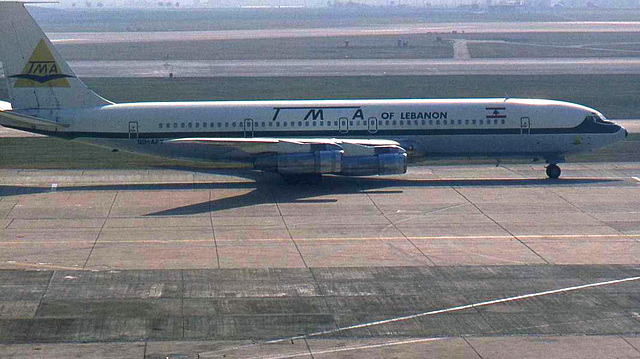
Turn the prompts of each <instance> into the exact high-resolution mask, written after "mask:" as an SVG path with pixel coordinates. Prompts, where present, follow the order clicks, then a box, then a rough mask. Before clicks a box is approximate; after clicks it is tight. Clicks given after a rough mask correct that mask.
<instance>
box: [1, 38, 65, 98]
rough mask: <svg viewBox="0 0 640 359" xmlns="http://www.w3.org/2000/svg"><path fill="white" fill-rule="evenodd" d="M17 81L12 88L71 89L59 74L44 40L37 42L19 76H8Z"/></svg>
mask: <svg viewBox="0 0 640 359" xmlns="http://www.w3.org/2000/svg"><path fill="white" fill-rule="evenodd" d="M9 77H12V78H17V79H18V80H17V81H16V83H15V84H14V85H13V87H71V86H69V81H67V77H74V76H71V75H65V74H63V73H61V72H60V69H59V68H58V64H57V63H56V60H55V58H54V57H53V54H52V53H51V50H49V48H48V47H47V44H46V43H45V41H44V39H42V40H40V42H38V45H37V46H36V48H35V50H33V53H32V54H31V57H29V61H28V62H27V64H26V65H25V67H24V69H23V70H22V73H21V74H20V75H13V76H9Z"/></svg>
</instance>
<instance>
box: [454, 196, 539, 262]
mask: <svg viewBox="0 0 640 359" xmlns="http://www.w3.org/2000/svg"><path fill="white" fill-rule="evenodd" d="M451 189H453V190H454V191H456V193H458V195H460V196H461V197H462V198H464V199H465V200H466V201H467V202H469V203H470V204H471V205H472V206H474V207H475V208H476V209H477V210H478V211H480V213H482V214H483V215H484V216H485V217H486V218H487V219H488V220H490V221H491V222H493V223H494V224H495V225H496V226H498V227H500V228H501V229H502V230H503V231H505V232H506V233H508V234H509V235H510V236H511V237H512V238H513V239H515V240H516V241H518V242H520V244H522V245H523V246H524V247H525V248H527V249H528V250H529V251H531V253H533V254H535V255H536V256H537V257H538V258H540V259H542V261H543V262H545V263H546V264H550V263H549V261H548V260H547V259H546V258H544V257H543V256H541V255H540V253H538V252H536V251H535V250H534V249H533V248H531V247H530V246H529V245H528V244H527V243H525V242H524V241H522V240H520V239H518V237H516V236H515V235H514V234H513V233H511V231H509V230H508V229H507V228H505V227H504V226H503V225H502V224H500V223H498V221H496V220H495V219H493V218H492V217H491V216H489V215H488V214H486V213H485V212H484V211H483V210H482V209H481V208H480V207H479V206H478V205H477V204H475V203H473V202H472V201H471V200H470V199H469V198H467V196H465V195H464V194H463V193H462V192H460V190H459V189H457V188H456V187H454V186H452V187H451Z"/></svg>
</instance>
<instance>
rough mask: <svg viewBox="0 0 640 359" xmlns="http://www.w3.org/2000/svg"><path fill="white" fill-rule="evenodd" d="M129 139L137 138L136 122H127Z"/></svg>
mask: <svg viewBox="0 0 640 359" xmlns="http://www.w3.org/2000/svg"><path fill="white" fill-rule="evenodd" d="M129 139H130V140H131V139H134V140H137V139H138V122H137V121H131V122H129Z"/></svg>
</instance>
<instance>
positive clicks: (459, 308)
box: [201, 277, 640, 358]
mask: <svg viewBox="0 0 640 359" xmlns="http://www.w3.org/2000/svg"><path fill="white" fill-rule="evenodd" d="M638 280H640V277H627V278H621V279H614V280H609V281H603V282H596V283H588V284H582V285H577V286H572V287H565V288H559V289H553V290H547V291H542V292H536V293H529V294H523V295H518V296H513V297H507V298H500V299H494V300H488V301H484V302H478V303H472V304H465V305H460V306H455V307H450V308H444V309H438V310H432V311H428V312H422V313H416V314H411V315H406V316H401V317H396V318H389V319H384V320H378V321H374V322H368V323H361V324H355V325H350V326H347V327H342V328H337V329H331V330H325V331H321V332H315V333H310V334H304V335H298V336H294V337H287V338H279V339H273V340H268V341H266V342H262V343H255V344H248V345H241V346H237V347H234V348H228V349H223V350H220V351H215V352H207V353H206V354H208V355H216V354H219V355H220V356H226V354H223V353H225V352H229V351H232V350H238V349H243V348H250V347H255V346H257V345H261V344H275V343H282V342H288V341H293V340H305V339H308V338H313V337H319V336H322V335H331V334H336V333H340V332H344V331H347V330H353V329H363V328H369V327H374V326H378V325H384V324H389V323H397V322H403V321H407V320H411V319H415V318H421V317H426V316H431V315H438V314H447V313H454V312H460V311H463V310H467V309H473V308H481V307H488V306H492V305H495V304H503V303H511V302H515V301H519V300H523V299H530V298H536V297H543V296H549V295H554V294H560V293H569V292H575V291H579V290H583V289H590V288H598V287H604V286H608V285H615V284H621V283H626V282H633V281H638ZM425 340H428V339H425ZM365 348H366V347H363V348H362V349H365ZM201 354H202V353H201ZM308 354H309V353H307V355H308ZM277 358H287V356H282V357H277Z"/></svg>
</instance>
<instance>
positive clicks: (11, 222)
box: [4, 218, 16, 229]
mask: <svg viewBox="0 0 640 359" xmlns="http://www.w3.org/2000/svg"><path fill="white" fill-rule="evenodd" d="M15 220H16V219H15V218H11V221H9V223H8V224H7V225H6V226H5V227H4V229H9V227H10V226H11V225H12V224H13V222H14V221H15Z"/></svg>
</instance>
